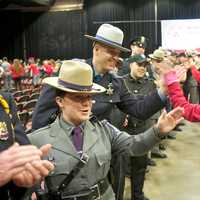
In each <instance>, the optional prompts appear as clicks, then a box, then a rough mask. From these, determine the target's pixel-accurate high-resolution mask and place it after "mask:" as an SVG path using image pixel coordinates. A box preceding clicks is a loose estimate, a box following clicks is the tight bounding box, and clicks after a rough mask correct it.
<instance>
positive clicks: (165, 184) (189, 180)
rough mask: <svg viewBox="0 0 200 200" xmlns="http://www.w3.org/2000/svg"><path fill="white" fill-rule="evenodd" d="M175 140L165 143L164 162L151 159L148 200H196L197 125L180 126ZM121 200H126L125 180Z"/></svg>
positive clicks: (199, 198) (199, 167) (199, 179)
mask: <svg viewBox="0 0 200 200" xmlns="http://www.w3.org/2000/svg"><path fill="white" fill-rule="evenodd" d="M184 123H185V126H183V127H182V129H183V131H182V132H177V133H178V134H177V136H176V140H167V141H166V142H167V150H166V153H167V156H168V158H166V159H155V161H156V163H157V166H156V167H151V168H150V172H149V173H148V174H147V176H146V180H145V188H144V191H145V194H146V196H147V197H148V198H149V199H150V200H200V123H190V122H184ZM124 195H125V197H124V200H128V199H130V187H129V180H128V178H127V180H126V189H125V194H124Z"/></svg>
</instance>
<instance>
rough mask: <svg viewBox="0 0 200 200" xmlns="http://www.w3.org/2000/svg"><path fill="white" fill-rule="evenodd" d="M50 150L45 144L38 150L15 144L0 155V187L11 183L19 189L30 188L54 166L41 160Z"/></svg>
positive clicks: (34, 147)
mask: <svg viewBox="0 0 200 200" xmlns="http://www.w3.org/2000/svg"><path fill="white" fill-rule="evenodd" d="M50 149H51V145H50V144H46V145H44V146H42V147H41V148H40V149H38V148H37V147H36V146H33V145H19V144H17V143H15V144H14V145H12V146H11V147H10V148H8V149H7V150H4V151H2V152H1V153H0V187H1V186H3V185H5V184H6V183H8V182H10V181H13V182H14V183H15V185H17V186H19V187H32V186H33V185H35V184H36V183H38V182H39V181H41V180H42V179H43V178H44V177H46V176H47V175H48V174H49V172H50V171H52V170H53V169H54V165H53V164H52V163H51V162H49V161H47V160H42V157H43V156H45V155H47V154H48V152H49V150H50Z"/></svg>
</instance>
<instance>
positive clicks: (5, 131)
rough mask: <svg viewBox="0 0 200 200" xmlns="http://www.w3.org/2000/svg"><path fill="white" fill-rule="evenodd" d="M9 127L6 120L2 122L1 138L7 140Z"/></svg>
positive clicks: (0, 127) (0, 123)
mask: <svg viewBox="0 0 200 200" xmlns="http://www.w3.org/2000/svg"><path fill="white" fill-rule="evenodd" d="M8 136H9V134H8V129H7V125H6V123H5V122H0V140H7V139H8Z"/></svg>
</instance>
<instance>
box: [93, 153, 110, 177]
mask: <svg viewBox="0 0 200 200" xmlns="http://www.w3.org/2000/svg"><path fill="white" fill-rule="evenodd" d="M95 159H96V161H97V170H96V175H97V177H98V178H100V179H101V178H104V177H106V176H107V174H108V171H109V169H110V161H111V153H110V152H109V151H106V150H101V151H98V152H95Z"/></svg>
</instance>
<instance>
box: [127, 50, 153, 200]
mask: <svg viewBox="0 0 200 200" xmlns="http://www.w3.org/2000/svg"><path fill="white" fill-rule="evenodd" d="M128 62H129V66H130V74H128V75H126V76H124V81H125V85H126V87H127V88H128V90H129V92H131V93H132V94H133V95H135V96H138V95H148V94H149V93H150V92H152V91H153V90H156V85H155V84H154V82H153V80H150V79H148V78H147V76H146V72H147V69H146V66H147V65H148V62H147V59H146V57H145V56H144V55H139V54H138V55H133V56H130V58H129V59H128ZM126 120H127V122H126V124H125V127H124V130H125V131H126V132H128V133H129V134H134V135H137V134H139V133H142V132H144V131H146V130H147V129H148V128H149V127H151V126H152V124H153V123H154V121H153V120H151V119H150V118H149V119H147V120H145V121H143V120H139V119H137V118H135V117H131V116H127V118H126ZM130 163H131V164H130V177H131V192H132V193H131V194H132V195H131V199H132V200H148V198H146V197H145V196H144V193H143V185H144V179H145V171H146V167H147V155H144V156H139V157H130Z"/></svg>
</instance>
